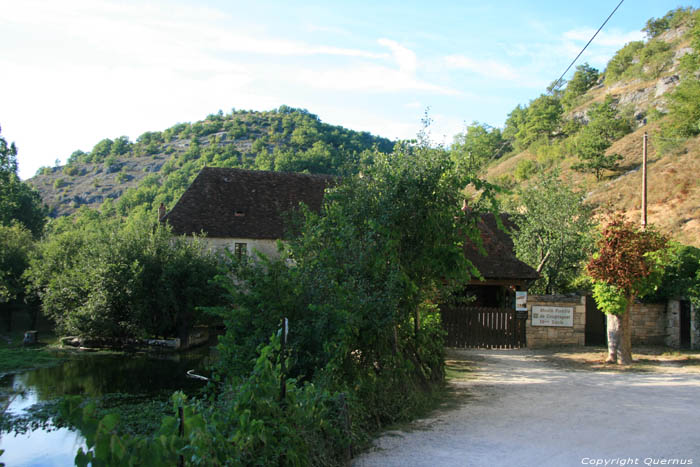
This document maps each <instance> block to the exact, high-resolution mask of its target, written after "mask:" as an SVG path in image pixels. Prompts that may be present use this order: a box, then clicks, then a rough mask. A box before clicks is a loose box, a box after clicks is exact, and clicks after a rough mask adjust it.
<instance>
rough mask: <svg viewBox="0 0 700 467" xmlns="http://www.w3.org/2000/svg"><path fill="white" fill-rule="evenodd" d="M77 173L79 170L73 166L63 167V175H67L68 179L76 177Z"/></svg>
mask: <svg viewBox="0 0 700 467" xmlns="http://www.w3.org/2000/svg"><path fill="white" fill-rule="evenodd" d="M79 172H80V170H79V169H78V167H77V166H75V165H66V166H64V167H63V173H64V174H66V175H68V176H69V177H72V176H73V175H78V173H79Z"/></svg>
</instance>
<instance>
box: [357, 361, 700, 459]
mask: <svg viewBox="0 0 700 467" xmlns="http://www.w3.org/2000/svg"><path fill="white" fill-rule="evenodd" d="M450 355H451V358H453V359H461V360H464V361H465V363H466V364H469V365H471V366H474V367H476V371H475V372H474V373H473V377H470V378H468V379H465V380H462V381H457V382H454V383H453V384H454V385H455V386H456V387H455V390H457V391H460V392H462V393H465V395H464V396H463V397H461V398H460V399H459V404H458V406H457V407H455V408H451V409H446V410H442V411H438V412H436V413H434V414H432V416H431V418H427V419H423V420H419V421H417V422H415V423H414V424H413V425H412V426H411V429H410V430H407V431H406V432H388V433H385V434H384V435H383V436H382V437H381V438H379V439H378V440H377V441H376V442H375V447H374V448H373V449H372V450H370V451H369V452H367V453H365V454H363V455H361V456H360V457H358V458H356V459H355V461H354V462H353V464H352V465H353V466H354V467H370V466H382V467H385V466H434V467H438V466H489V467H491V466H557V467H561V466H574V465H603V466H610V465H611V466H622V465H700V374H698V373H687V372H683V371H681V370H679V371H677V372H674V371H669V372H664V373H617V372H596V371H588V370H578V371H575V370H571V369H566V368H560V367H557V366H555V365H554V364H552V363H550V362H548V361H547V358H546V353H545V352H538V351H532V350H460V351H452V352H451V354H450ZM606 461H607V463H606Z"/></svg>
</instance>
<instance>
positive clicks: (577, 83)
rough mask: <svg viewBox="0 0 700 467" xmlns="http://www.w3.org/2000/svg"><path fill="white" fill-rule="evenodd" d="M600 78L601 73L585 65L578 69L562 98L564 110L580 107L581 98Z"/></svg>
mask: <svg viewBox="0 0 700 467" xmlns="http://www.w3.org/2000/svg"><path fill="white" fill-rule="evenodd" d="M599 77H600V72H599V71H598V70H597V69H595V68H593V67H592V66H590V65H588V63H584V64H583V65H579V66H577V67H576V72H575V73H574V76H573V77H572V78H571V80H570V81H569V82H568V83H567V85H566V89H565V90H564V94H563V95H562V98H561V103H562V106H563V107H564V110H567V111H568V110H571V109H573V108H574V107H576V106H577V105H578V101H579V97H580V96H582V95H583V94H585V93H586V92H587V91H588V90H589V89H591V88H592V87H593V86H594V85H595V84H596V83H597V82H598V78H599Z"/></svg>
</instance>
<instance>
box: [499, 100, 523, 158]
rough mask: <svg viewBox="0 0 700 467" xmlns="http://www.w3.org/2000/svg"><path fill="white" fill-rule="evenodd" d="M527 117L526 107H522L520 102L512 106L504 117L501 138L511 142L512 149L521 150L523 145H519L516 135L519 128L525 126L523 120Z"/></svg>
mask: <svg viewBox="0 0 700 467" xmlns="http://www.w3.org/2000/svg"><path fill="white" fill-rule="evenodd" d="M526 119H527V107H522V106H521V105H520V104H518V106H517V107H516V108H514V109H513V110H512V111H511V113H509V114H508V118H507V119H506V123H505V127H504V128H503V138H504V139H506V140H508V141H510V142H513V144H514V149H515V150H517V151H522V150H523V149H525V148H523V147H521V146H520V145H519V142H518V140H517V139H516V135H517V134H518V132H519V131H520V129H521V128H523V127H524V126H525V121H526Z"/></svg>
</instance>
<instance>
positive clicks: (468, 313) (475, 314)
mask: <svg viewBox="0 0 700 467" xmlns="http://www.w3.org/2000/svg"><path fill="white" fill-rule="evenodd" d="M440 313H441V315H442V325H443V328H444V329H445V331H447V338H446V342H445V345H447V346H448V347H482V348H491V349H514V348H520V347H525V345H526V342H525V321H526V319H527V313H524V314H518V313H516V311H515V310H510V309H503V308H484V307H455V306H442V307H440Z"/></svg>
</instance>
